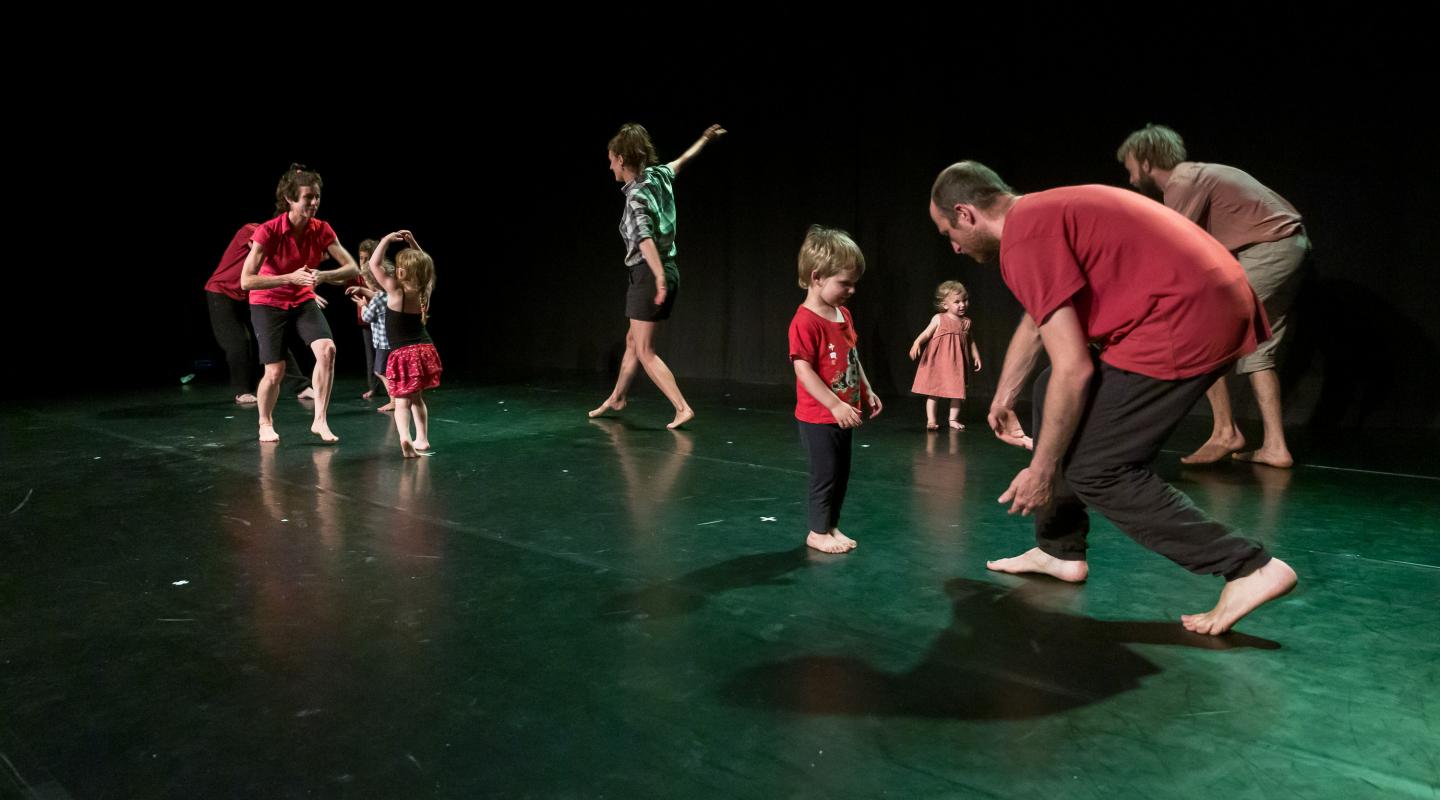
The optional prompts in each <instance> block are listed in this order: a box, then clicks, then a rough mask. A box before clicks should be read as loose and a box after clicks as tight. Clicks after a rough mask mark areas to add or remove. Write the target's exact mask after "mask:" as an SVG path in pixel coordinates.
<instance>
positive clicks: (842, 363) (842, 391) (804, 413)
mask: <svg viewBox="0 0 1440 800" xmlns="http://www.w3.org/2000/svg"><path fill="white" fill-rule="evenodd" d="M840 315H841V316H842V317H844V318H845V320H844V321H843V322H836V321H834V320H829V319H825V318H824V317H822V316H820V315H819V314H816V313H815V312H814V311H811V310H810V309H808V308H806V307H805V306H800V308H798V309H796V311H795V318H794V319H792V320H790V360H791V361H792V362H793V361H806V362H809V364H810V366H812V367H814V368H815V373H816V374H817V375H819V376H820V380H822V381H824V382H825V385H826V386H829V387H830V391H832V392H834V393H835V395H836V396H837V397H839V398H840V399H841V400H843V401H845V402H846V403H849V404H850V405H851V406H853V407H854V408H855V410H857V411H859V410H860V409H861V408H863V405H862V402H863V398H862V397H861V392H862V387H861V382H860V353H859V352H858V351H857V350H856V349H855V322H854V320H852V319H851V318H850V309H848V308H845V307H844V306H841V307H840ZM795 419H798V420H800V421H801V422H814V423H816V424H819V425H827V424H828V425H834V424H835V415H834V414H831V413H830V409H828V408H826V407H825V406H823V405H820V403H819V401H817V400H816V399H815V398H814V397H812V396H811V395H810V392H808V391H806V389H805V385H804V384H803V383H801V382H800V379H799V378H798V377H797V378H796V379H795Z"/></svg>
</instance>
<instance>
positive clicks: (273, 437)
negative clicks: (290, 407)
mask: <svg viewBox="0 0 1440 800" xmlns="http://www.w3.org/2000/svg"><path fill="white" fill-rule="evenodd" d="M260 441H262V442H278V441H280V434H278V433H276V432H275V426H274V425H261V426H260Z"/></svg>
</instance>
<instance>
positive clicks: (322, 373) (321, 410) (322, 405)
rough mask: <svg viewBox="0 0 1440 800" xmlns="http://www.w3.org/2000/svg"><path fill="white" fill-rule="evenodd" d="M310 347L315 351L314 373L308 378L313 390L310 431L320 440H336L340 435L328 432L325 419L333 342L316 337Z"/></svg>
mask: <svg viewBox="0 0 1440 800" xmlns="http://www.w3.org/2000/svg"><path fill="white" fill-rule="evenodd" d="M310 349H311V350H312V351H313V352H314V353H315V374H314V375H313V376H312V377H311V378H310V386H311V388H313V389H314V390H315V421H314V422H312V423H310V432H311V433H313V434H315V435H316V436H319V437H320V439H321V440H322V441H326V442H338V441H340V437H339V436H336V435H335V434H333V433H331V432H330V423H329V422H328V421H327V420H326V414H327V413H328V412H329V410H330V389H331V388H333V387H334V385H335V342H334V340H332V339H316V340H315V341H314V342H313V343H311V345H310Z"/></svg>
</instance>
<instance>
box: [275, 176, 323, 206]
mask: <svg viewBox="0 0 1440 800" xmlns="http://www.w3.org/2000/svg"><path fill="white" fill-rule="evenodd" d="M324 185H325V182H324V181H322V180H320V173H318V172H316V171H314V170H312V169H310V168H309V167H307V166H305V165H304V164H291V165H290V169H287V170H285V174H284V175H281V176H280V182H279V183H278V184H276V185H275V213H277V214H284V213H285V212H287V211H289V210H290V204H291V203H293V202H295V201H296V200H299V199H300V187H301V186H311V187H314V189H315V191H317V192H318V191H320V189H321V187H323V186H324Z"/></svg>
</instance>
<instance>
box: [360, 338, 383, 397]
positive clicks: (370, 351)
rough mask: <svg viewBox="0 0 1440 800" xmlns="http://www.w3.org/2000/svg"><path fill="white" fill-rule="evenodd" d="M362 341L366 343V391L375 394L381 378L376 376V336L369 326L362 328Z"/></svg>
mask: <svg viewBox="0 0 1440 800" xmlns="http://www.w3.org/2000/svg"><path fill="white" fill-rule="evenodd" d="M360 339H361V340H362V341H364V343H365V390H366V391H368V392H373V391H375V389H376V388H378V387H379V386H380V377H379V376H378V375H376V374H375V336H374V334H373V333H371V331H370V327H369V326H368V325H361V326H360Z"/></svg>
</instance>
